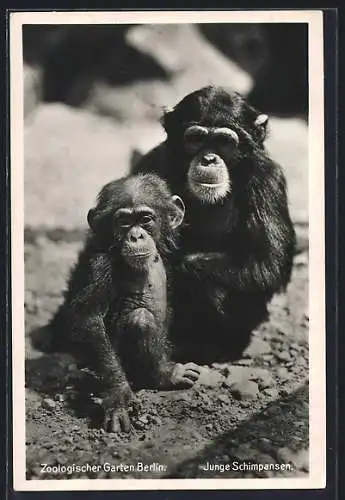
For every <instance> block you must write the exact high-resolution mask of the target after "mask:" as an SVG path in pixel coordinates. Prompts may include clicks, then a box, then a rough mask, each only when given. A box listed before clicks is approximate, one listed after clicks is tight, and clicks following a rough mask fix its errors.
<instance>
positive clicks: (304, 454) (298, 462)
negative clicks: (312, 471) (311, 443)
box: [294, 449, 309, 472]
mask: <svg viewBox="0 0 345 500" xmlns="http://www.w3.org/2000/svg"><path fill="white" fill-rule="evenodd" d="M294 460H295V466H296V467H297V469H300V470H303V471H305V472H308V471H309V450H306V449H302V450H301V451H299V452H298V453H297V454H296V455H295V457H294Z"/></svg>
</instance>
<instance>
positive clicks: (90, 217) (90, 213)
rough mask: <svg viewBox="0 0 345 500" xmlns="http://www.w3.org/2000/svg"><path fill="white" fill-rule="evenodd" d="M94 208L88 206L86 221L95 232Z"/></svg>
mask: <svg viewBox="0 0 345 500" xmlns="http://www.w3.org/2000/svg"><path fill="white" fill-rule="evenodd" d="M95 215H96V209H95V208H90V210H89V211H88V214H87V222H88V223H89V226H90V228H91V229H92V231H93V232H94V233H95V232H96V221H95Z"/></svg>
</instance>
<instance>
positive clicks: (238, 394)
mask: <svg viewBox="0 0 345 500" xmlns="http://www.w3.org/2000/svg"><path fill="white" fill-rule="evenodd" d="M258 392H259V387H258V384H256V383H255V382H253V381H251V380H246V381H243V382H242V383H241V382H235V383H234V384H233V385H232V386H231V393H232V395H233V396H234V397H235V398H236V399H240V400H250V399H256V397H257V395H258Z"/></svg>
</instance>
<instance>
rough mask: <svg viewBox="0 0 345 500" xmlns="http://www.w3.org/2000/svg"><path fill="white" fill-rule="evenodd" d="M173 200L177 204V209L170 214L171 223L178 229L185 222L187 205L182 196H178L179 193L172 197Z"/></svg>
mask: <svg viewBox="0 0 345 500" xmlns="http://www.w3.org/2000/svg"><path fill="white" fill-rule="evenodd" d="M171 201H172V202H173V204H174V206H175V210H174V212H173V213H172V214H171V216H170V225H171V227H172V228H173V229H176V228H177V227H179V226H180V225H181V224H182V222H183V219H184V214H185V211H186V207H185V205H184V203H183V200H182V198H180V197H179V196H177V194H174V195H173V196H172V197H171Z"/></svg>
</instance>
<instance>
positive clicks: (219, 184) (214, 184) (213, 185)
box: [192, 179, 226, 189]
mask: <svg viewBox="0 0 345 500" xmlns="http://www.w3.org/2000/svg"><path fill="white" fill-rule="evenodd" d="M192 180H193V182H195V183H196V184H199V185H200V186H203V187H207V188H213V189H217V188H220V187H223V185H224V184H226V183H225V182H201V181H199V180H196V179H192Z"/></svg>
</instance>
